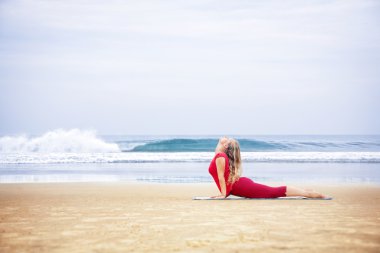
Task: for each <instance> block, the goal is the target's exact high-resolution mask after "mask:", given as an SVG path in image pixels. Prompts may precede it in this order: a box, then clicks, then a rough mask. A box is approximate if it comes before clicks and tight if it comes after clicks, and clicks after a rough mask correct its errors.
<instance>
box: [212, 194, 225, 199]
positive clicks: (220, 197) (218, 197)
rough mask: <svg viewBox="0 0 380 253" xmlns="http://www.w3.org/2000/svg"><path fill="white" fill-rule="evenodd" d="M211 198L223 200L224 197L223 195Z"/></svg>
mask: <svg viewBox="0 0 380 253" xmlns="http://www.w3.org/2000/svg"><path fill="white" fill-rule="evenodd" d="M211 198H213V199H225V198H226V196H224V195H218V196H212V197H211Z"/></svg>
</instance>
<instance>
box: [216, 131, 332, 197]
mask: <svg viewBox="0 0 380 253" xmlns="http://www.w3.org/2000/svg"><path fill="white" fill-rule="evenodd" d="M209 173H210V174H211V176H212V177H213V178H214V181H215V183H216V185H217V186H218V188H219V191H220V193H221V195H218V196H213V197H212V198H227V197H228V196H229V195H231V194H232V195H235V196H239V197H246V198H278V197H288V196H304V197H309V198H324V197H325V196H324V195H322V194H320V193H318V192H315V191H313V190H309V189H300V188H297V187H293V186H285V185H283V186H278V187H271V186H268V185H263V184H258V183H256V182H253V181H252V180H251V179H249V178H247V177H241V156H240V145H239V142H238V141H237V140H235V139H232V138H231V139H230V138H227V137H222V138H220V139H219V142H218V145H217V146H216V148H215V156H214V158H213V159H212V161H211V163H210V167H209Z"/></svg>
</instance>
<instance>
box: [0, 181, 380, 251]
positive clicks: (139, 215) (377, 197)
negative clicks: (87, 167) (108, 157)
mask: <svg viewBox="0 0 380 253" xmlns="http://www.w3.org/2000/svg"><path fill="white" fill-rule="evenodd" d="M267 184H268V185H273V186H276V185H278V182H277V183H276V182H267ZM292 185H293V186H299V187H305V188H311V189H314V190H317V191H319V192H322V193H325V194H326V195H329V196H332V197H333V200H236V201H197V200H192V197H193V196H213V195H218V194H219V192H218V191H217V188H216V186H215V184H213V183H131V182H128V183H127V182H119V183H118V182H102V183H37V184H33V183H25V184H0V207H1V208H0V219H1V222H0V252H7V253H11V252H283V251H288V252H379V251H380V185H378V184H369V183H368V184H367V183H359V184H355V183H346V184H320V183H315V184H307V185H303V184H301V183H297V184H292Z"/></svg>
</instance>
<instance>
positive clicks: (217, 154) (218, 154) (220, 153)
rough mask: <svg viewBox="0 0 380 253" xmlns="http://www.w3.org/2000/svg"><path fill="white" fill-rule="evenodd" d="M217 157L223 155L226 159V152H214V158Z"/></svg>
mask: <svg viewBox="0 0 380 253" xmlns="http://www.w3.org/2000/svg"><path fill="white" fill-rule="evenodd" d="M218 157H224V158H227V159H228V157H227V154H226V153H224V152H219V153H216V154H215V159H216V158H218Z"/></svg>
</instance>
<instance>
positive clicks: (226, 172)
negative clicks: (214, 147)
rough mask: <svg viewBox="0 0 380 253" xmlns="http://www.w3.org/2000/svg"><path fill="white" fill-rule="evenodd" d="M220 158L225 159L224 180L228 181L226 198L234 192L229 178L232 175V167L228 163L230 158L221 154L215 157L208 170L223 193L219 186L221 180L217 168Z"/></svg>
mask: <svg viewBox="0 0 380 253" xmlns="http://www.w3.org/2000/svg"><path fill="white" fill-rule="evenodd" d="M218 157H224V159H225V164H226V165H225V168H224V180H225V181H226V197H228V196H229V195H230V194H231V190H232V184H230V183H228V177H229V175H230V165H229V162H228V156H227V155H226V154H225V153H223V152H221V153H218V154H216V155H215V156H214V158H213V159H212V161H211V163H210V167H209V168H208V172H209V173H210V174H211V176H212V177H213V178H214V180H215V183H216V185H217V186H218V188H219V191H220V192H222V190H221V188H220V184H219V178H218V169H217V168H216V158H218Z"/></svg>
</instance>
